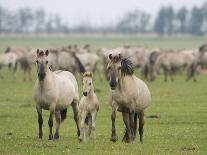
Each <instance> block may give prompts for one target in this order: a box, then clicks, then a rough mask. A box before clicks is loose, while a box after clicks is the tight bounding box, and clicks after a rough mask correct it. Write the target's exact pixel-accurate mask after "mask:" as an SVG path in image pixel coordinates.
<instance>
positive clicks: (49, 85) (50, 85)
mask: <svg viewBox="0 0 207 155" xmlns="http://www.w3.org/2000/svg"><path fill="white" fill-rule="evenodd" d="M48 54H49V51H48V50H46V52H44V51H40V50H37V59H36V62H37V74H38V79H37V80H36V83H35V87H34V100H35V102H36V109H37V113H38V123H39V139H42V136H43V133H42V124H43V119H42V109H45V110H49V111H50V117H49V121H48V125H49V128H50V133H49V140H52V139H53V133H52V127H53V115H54V114H55V117H56V133H55V136H54V138H55V139H58V138H59V127H60V123H61V121H63V120H64V119H65V118H66V113H67V108H68V106H69V105H71V106H72V107H73V113H74V120H75V122H76V125H77V134H78V136H79V135H80V131H79V126H78V101H79V94H78V85H77V82H76V79H75V77H74V76H73V75H72V74H71V73H70V72H68V71H60V70H59V71H55V72H52V71H51V70H50V69H49V66H48Z"/></svg>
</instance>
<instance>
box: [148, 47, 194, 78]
mask: <svg viewBox="0 0 207 155" xmlns="http://www.w3.org/2000/svg"><path fill="white" fill-rule="evenodd" d="M160 68H162V69H163V71H164V76H165V79H164V81H167V80H168V75H169V76H170V78H171V81H173V80H174V78H173V75H174V74H175V71H176V70H178V69H185V70H186V71H187V77H186V81H188V80H190V79H191V78H193V80H194V81H196V68H197V52H195V51H194V50H182V51H166V52H160V53H159V54H158V55H157V56H156V59H155V62H154V63H153V64H151V74H152V75H153V79H155V77H156V72H158V71H159V69H160Z"/></svg>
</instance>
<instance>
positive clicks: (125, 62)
mask: <svg viewBox="0 0 207 155" xmlns="http://www.w3.org/2000/svg"><path fill="white" fill-rule="evenodd" d="M49 55H50V53H49V50H39V49H38V50H37V51H36V66H37V75H38V78H37V80H36V83H35V87H34V100H35V102H36V110H37V113H38V124H39V139H42V136H43V132H42V125H43V118H42V109H44V110H49V112H50V115H49V120H48V125H49V140H52V139H59V128H60V124H61V122H62V121H64V119H65V118H66V113H67V108H68V106H69V105H71V106H72V108H73V113H74V120H75V122H76V126H77V135H78V137H79V140H80V142H82V141H83V142H85V141H86V131H87V125H88V126H89V129H88V132H89V134H88V135H90V134H91V136H92V137H91V138H92V139H93V140H95V139H96V134H95V128H96V123H95V120H96V116H97V112H98V110H99V100H98V98H97V96H96V94H95V92H94V90H93V80H92V78H93V73H92V72H88V71H87V72H85V73H84V74H83V96H82V98H81V100H80V103H79V93H78V85H77V81H76V78H75V76H74V75H73V74H72V73H71V72H69V71H63V70H57V71H54V72H53V71H51V69H50V63H49ZM107 69H108V73H109V86H110V93H109V103H110V105H111V108H112V114H111V120H112V130H111V131H112V134H111V141H113V142H115V141H117V135H116V126H115V120H116V112H117V111H119V112H121V113H122V116H123V121H124V124H125V127H126V131H125V135H124V137H123V140H122V141H123V142H126V143H132V142H134V141H135V137H136V130H137V118H139V135H140V142H142V137H143V126H144V110H145V109H146V108H147V107H148V106H149V104H150V101H151V95H150V91H149V89H148V87H147V85H146V84H145V83H144V81H142V80H140V79H139V78H137V77H136V76H135V75H134V74H133V73H134V69H133V63H132V62H131V60H129V59H127V58H123V57H122V55H121V54H118V55H117V54H115V53H111V54H109V63H108V65H107ZM53 115H55V118H56V132H55V135H54V136H53V132H52V128H53Z"/></svg>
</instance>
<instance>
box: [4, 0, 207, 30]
mask: <svg viewBox="0 0 207 155" xmlns="http://www.w3.org/2000/svg"><path fill="white" fill-rule="evenodd" d="M205 1H207V0H0V5H1V6H3V7H6V8H9V9H10V10H17V9H19V8H21V7H27V6H28V7H31V8H33V9H38V8H43V9H45V10H46V11H47V12H49V13H51V14H55V13H57V14H59V15H60V16H61V17H62V19H63V20H64V21H65V22H66V23H67V24H69V25H71V26H74V25H77V24H79V23H90V24H91V25H93V24H94V25H96V26H103V25H110V24H115V23H116V21H117V20H118V19H120V18H121V17H122V16H123V14H124V13H126V12H128V11H130V10H134V9H139V10H142V11H145V12H148V13H150V14H151V15H152V17H153V18H155V15H156V13H157V11H158V10H159V8H160V7H161V6H168V5H173V6H174V8H175V9H178V8H180V7H182V6H186V7H187V8H191V7H192V6H194V5H197V6H200V5H202V3H204V2H205Z"/></svg>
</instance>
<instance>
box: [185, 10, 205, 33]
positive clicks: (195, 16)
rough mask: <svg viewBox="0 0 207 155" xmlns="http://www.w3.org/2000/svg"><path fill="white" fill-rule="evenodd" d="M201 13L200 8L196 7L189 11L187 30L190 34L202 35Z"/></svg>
mask: <svg viewBox="0 0 207 155" xmlns="http://www.w3.org/2000/svg"><path fill="white" fill-rule="evenodd" d="M203 19H204V17H203V13H202V9H200V8H198V7H196V6H195V7H193V9H192V11H191V16H190V20H189V24H188V25H189V27H188V31H189V33H190V34H192V35H202V25H203Z"/></svg>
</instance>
